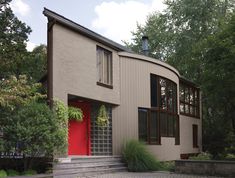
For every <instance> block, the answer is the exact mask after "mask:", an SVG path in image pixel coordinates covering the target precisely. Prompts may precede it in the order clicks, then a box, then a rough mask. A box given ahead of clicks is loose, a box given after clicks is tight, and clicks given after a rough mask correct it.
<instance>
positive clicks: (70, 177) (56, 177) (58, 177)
mask: <svg viewBox="0 0 235 178" xmlns="http://www.w3.org/2000/svg"><path fill="white" fill-rule="evenodd" d="M125 171H127V168H126V167H117V168H108V169H107V168H104V169H98V170H96V169H93V170H90V171H89V172H87V171H71V172H69V173H67V172H60V173H53V178H65V177H66V178H77V177H78V176H79V177H83V176H84V177H87V176H92V175H98V174H106V173H112V172H125Z"/></svg>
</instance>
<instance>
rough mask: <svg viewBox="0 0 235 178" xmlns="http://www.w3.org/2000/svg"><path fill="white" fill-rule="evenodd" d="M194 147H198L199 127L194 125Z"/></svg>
mask: <svg viewBox="0 0 235 178" xmlns="http://www.w3.org/2000/svg"><path fill="white" fill-rule="evenodd" d="M193 147H194V148H197V147H198V126H197V125H195V124H193Z"/></svg>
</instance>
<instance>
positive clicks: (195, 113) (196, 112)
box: [179, 81, 200, 119]
mask: <svg viewBox="0 0 235 178" xmlns="http://www.w3.org/2000/svg"><path fill="white" fill-rule="evenodd" d="M181 89H182V90H183V97H181ZM186 89H187V91H188V96H189V97H188V101H187V96H186V92H185V91H186ZM190 91H192V93H193V94H192V100H193V102H192V103H191V102H190ZM195 94H196V95H197V97H196V95H195ZM179 96H180V97H179V98H180V114H182V115H186V116H190V117H195V118H198V119H200V90H199V88H196V87H194V86H192V85H190V84H188V83H185V82H182V81H181V82H180V89H179ZM181 106H182V108H183V110H182V109H181ZM186 106H187V107H186ZM186 108H188V109H187V110H186ZM191 108H192V109H193V110H192V111H191Z"/></svg>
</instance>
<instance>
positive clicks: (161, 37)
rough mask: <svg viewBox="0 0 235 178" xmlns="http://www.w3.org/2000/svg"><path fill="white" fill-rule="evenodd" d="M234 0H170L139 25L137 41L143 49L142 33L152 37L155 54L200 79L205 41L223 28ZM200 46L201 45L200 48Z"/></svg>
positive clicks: (135, 34)
mask: <svg viewBox="0 0 235 178" xmlns="http://www.w3.org/2000/svg"><path fill="white" fill-rule="evenodd" d="M232 1H233V0H225V1H224V0H190V1H189V0H166V1H165V4H166V5H167V9H166V10H165V11H164V12H163V13H153V14H150V15H149V16H148V18H147V22H146V24H145V25H144V26H140V25H137V31H136V32H133V33H132V34H133V41H134V42H133V43H128V42H127V43H126V44H127V46H129V47H131V48H132V50H134V51H136V52H140V51H141V37H142V36H143V35H147V36H148V37H149V46H150V53H151V56H152V57H155V58H157V59H160V60H162V61H166V62H168V63H170V64H171V65H173V66H175V67H176V68H177V69H178V70H179V71H180V73H181V74H182V75H183V76H185V77H187V78H189V79H191V80H192V81H195V82H198V83H200V79H201V78H200V77H201V72H202V70H203V67H202V66H203V59H202V54H201V53H199V51H200V46H201V41H203V40H204V39H205V38H206V37H207V36H208V35H210V34H214V33H215V32H216V31H218V30H219V26H220V23H221V22H222V21H223V19H224V18H225V17H227V14H228V13H229V12H230V11H231V9H233V6H232ZM198 48H199V49H198Z"/></svg>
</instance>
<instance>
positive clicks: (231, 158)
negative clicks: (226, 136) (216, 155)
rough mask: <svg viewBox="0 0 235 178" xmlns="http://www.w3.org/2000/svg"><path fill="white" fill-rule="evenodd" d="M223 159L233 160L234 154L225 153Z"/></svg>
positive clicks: (234, 159)
mask: <svg viewBox="0 0 235 178" xmlns="http://www.w3.org/2000/svg"><path fill="white" fill-rule="evenodd" d="M225 160H231V161H235V154H231V153H230V154H227V155H226V156H225Z"/></svg>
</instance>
